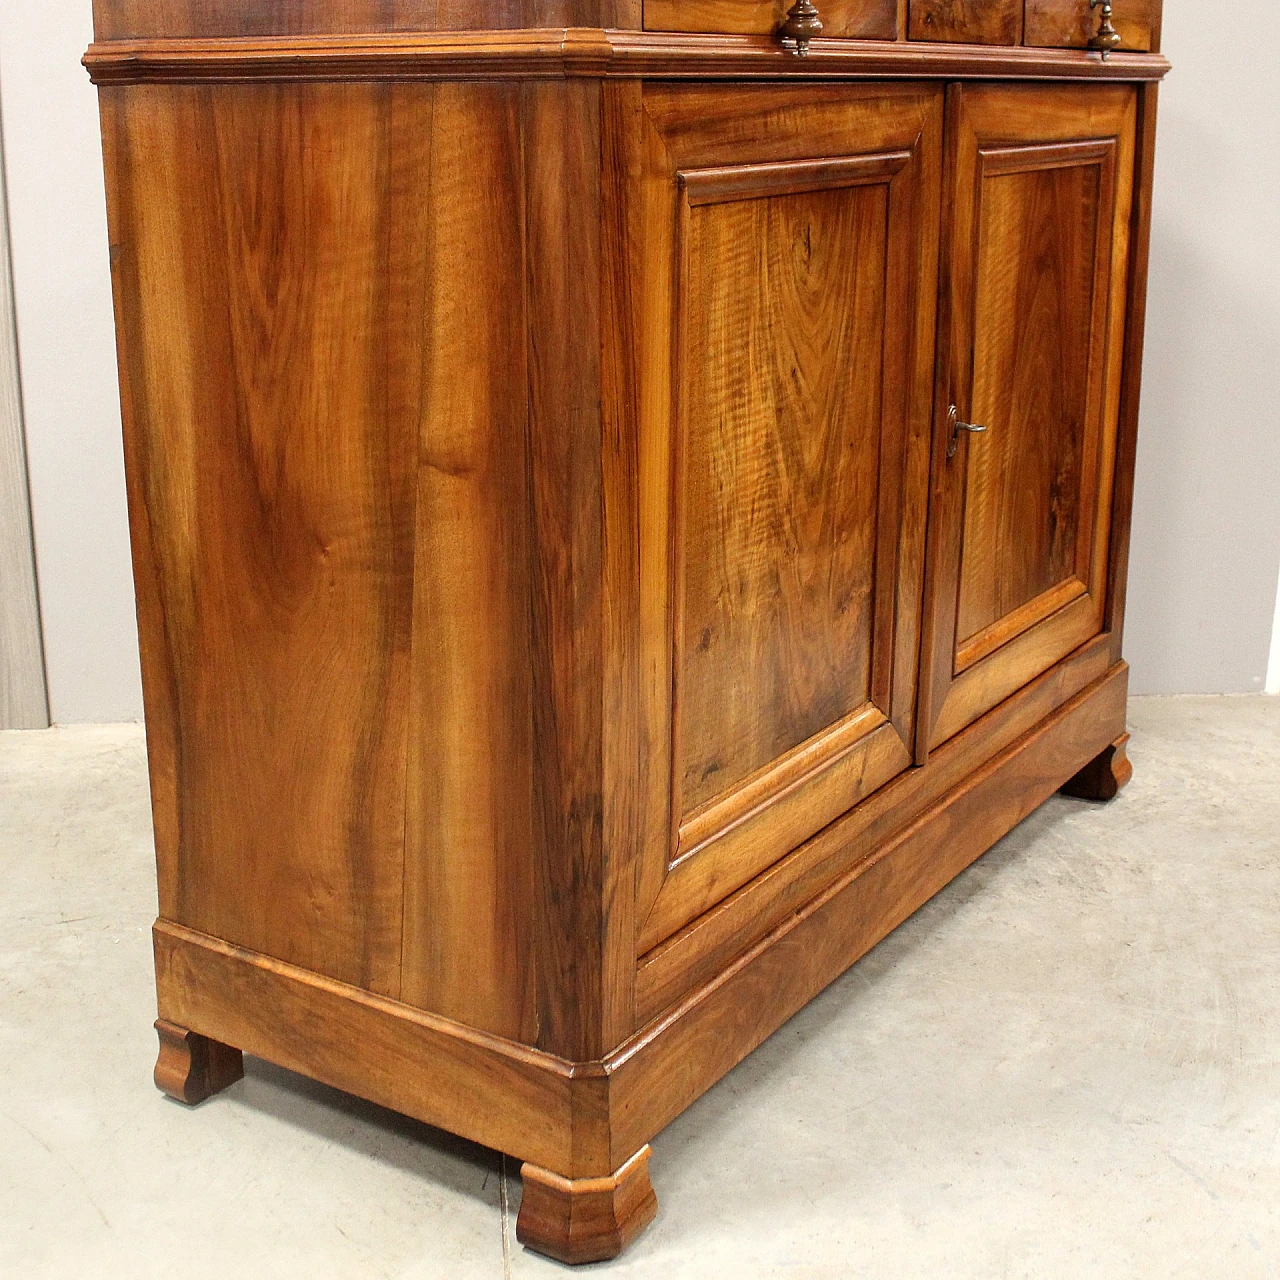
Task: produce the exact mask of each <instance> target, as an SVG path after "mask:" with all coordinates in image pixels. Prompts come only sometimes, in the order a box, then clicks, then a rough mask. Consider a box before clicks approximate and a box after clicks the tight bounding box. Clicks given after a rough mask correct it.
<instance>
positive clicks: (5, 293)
mask: <svg viewBox="0 0 1280 1280" xmlns="http://www.w3.org/2000/svg"><path fill="white" fill-rule="evenodd" d="M3 135H4V130H3V121H2V120H0V729H47V728H48V727H49V694H48V686H47V683H46V680H45V666H44V644H43V637H42V635H41V629H40V596H39V589H38V586H37V581H36V561H35V538H34V534H33V531H32V525H31V492H30V486H29V484H28V481H27V452H26V437H25V434H24V430H23V415H22V378H21V372H20V366H19V363H18V327H17V317H16V313H15V310H14V298H13V268H12V262H11V258H10V251H9V201H8V187H7V184H6V182H5V163H4V140H3Z"/></svg>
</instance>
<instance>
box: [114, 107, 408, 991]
mask: <svg viewBox="0 0 1280 1280" xmlns="http://www.w3.org/2000/svg"><path fill="white" fill-rule="evenodd" d="M422 94H423V91H422V90H419V89H414V88H410V87H407V86H404V87H400V88H393V87H391V86H377V87H375V86H365V87H359V86H341V85H333V86H310V87H306V88H283V87H279V86H271V85H262V86H256V87H254V88H249V89H243V90H236V91H231V92H228V91H227V90H226V89H222V88H218V87H205V88H185V89H161V90H150V91H142V92H139V93H134V94H130V95H114V94H108V95H104V98H103V104H102V109H103V121H104V135H105V137H106V139H107V142H106V149H107V154H108V175H109V184H110V205H111V210H112V216H111V237H112V245H113V254H112V256H113V261H114V263H115V282H116V296H117V307H118V310H117V322H118V326H119V328H118V332H119V335H120V336H119V349H120V369H121V383H122V387H123V388H124V394H123V397H122V400H123V405H124V412H125V446H126V455H127V458H128V463H129V471H130V475H131V482H130V483H131V522H132V533H133V548H134V556H135V574H136V579H137V583H138V596H139V621H140V627H141V629H142V631H143V635H144V639H143V651H144V672H145V677H144V678H145V687H146V690H147V695H146V696H147V711H148V720H149V724H150V726H151V732H152V734H153V739H152V743H151V749H152V752H153V760H155V761H156V763H155V765H154V767H153V776H154V779H155V781H156V783H157V785H156V787H155V793H154V797H153V804H154V809H155V815H156V832H157V858H158V861H159V865H160V884H161V894H162V909H163V910H165V911H166V912H167V913H168V914H170V915H171V916H173V917H174V918H177V919H180V920H182V921H183V922H184V923H187V924H190V925H191V926H192V927H195V928H200V929H202V930H204V931H207V932H211V933H214V934H217V935H218V936H221V937H224V938H228V939H231V940H233V941H236V942H238V943H241V944H242V945H245V946H251V947H254V948H256V949H260V950H264V951H269V952H271V953H273V954H275V955H278V956H280V957H282V958H285V959H289V960H292V961H293V962H295V963H297V964H301V965H304V966H307V967H310V968H313V969H315V970H316V971H317V972H322V973H326V974H328V975H330V976H332V977H335V978H340V979H342V980H344V981H347V982H352V983H355V984H357V985H362V986H368V987H369V988H370V989H371V990H377V991H382V992H387V993H395V992H397V991H398V990H399V982H400V898H401V867H402V857H403V817H402V815H403V810H404V797H405V760H404V748H405V734H406V728H407V725H406V719H405V712H404V707H405V702H406V693H407V687H408V684H407V682H408V672H409V667H408V660H409V632H410V625H411V620H412V609H411V603H412V588H413V556H412V535H411V530H412V526H413V511H414V486H413V474H414V462H415V454H416V445H415V443H414V441H415V440H416V434H417V391H416V379H417V376H418V375H417V357H416V355H415V354H414V353H412V352H411V351H409V350H406V349H405V348H404V347H403V346H402V345H401V344H399V343H398V342H397V341H395V332H396V326H397V324H398V322H399V320H400V318H401V317H402V316H403V314H404V313H405V312H406V311H413V310H415V309H419V308H420V299H421V296H422V293H423V290H424V289H425V281H424V279H423V277H422V274H421V271H420V270H418V271H415V270H414V269H413V268H412V266H411V265H410V264H412V263H413V262H414V260H415V251H414V248H413V247H412V245H411V244H410V243H409V242H408V239H407V238H406V237H407V234H408V232H409V231H410V229H411V228H412V227H413V226H414V225H415V223H414V214H413V208H412V202H413V199H414V196H413V189H414V187H415V186H417V185H419V183H418V181H417V179H419V178H421V177H422V176H424V174H423V170H424V163H425V154H424V150H423V146H422V142H421V135H420V134H419V133H418V132H417V130H416V129H415V128H413V127H412V124H413V121H412V115H413V111H412V105H411V104H412V102H413V101H414V100H415V98H417V99H420V98H421V97H422ZM405 112H407V114H408V117H409V118H410V119H409V124H410V127H409V128H408V129H404V128H402V127H401V126H403V124H404V122H405ZM148 154H151V155H156V156H164V157H166V163H164V164H161V165H143V164H142V163H141V158H142V157H143V156H145V155H148ZM259 160H260V161H261V163H259ZM393 164H394V165H395V166H398V167H399V168H400V171H401V172H402V173H405V172H408V173H412V174H413V175H414V180H412V181H409V182H407V183H403V184H402V185H400V186H398V187H397V186H396V185H395V184H393V183H391V182H390V181H389V174H390V171H391V168H392V166H393ZM388 256H391V257H395V258H396V259H397V260H400V261H402V262H403V263H404V269H403V270H402V271H400V272H397V273H395V274H394V275H391V276H385V275H383V274H382V273H381V272H380V271H379V270H378V265H379V264H380V263H381V262H383V261H385V260H386V258H387V257H388ZM192 262H199V263H201V264H202V269H201V270H200V271H198V272H194V271H191V270H189V264H190V263H192ZM335 723H343V724H345V725H347V726H349V731H348V732H347V733H345V734H343V735H335V734H334V733H333V732H332V726H333V725H334V724H335ZM229 880H234V882H235V883H237V884H238V885H239V886H240V887H241V888H240V891H239V892H237V893H235V894H228V893H225V892H223V889H222V886H223V885H224V884H225V883H227V882H228V881H229Z"/></svg>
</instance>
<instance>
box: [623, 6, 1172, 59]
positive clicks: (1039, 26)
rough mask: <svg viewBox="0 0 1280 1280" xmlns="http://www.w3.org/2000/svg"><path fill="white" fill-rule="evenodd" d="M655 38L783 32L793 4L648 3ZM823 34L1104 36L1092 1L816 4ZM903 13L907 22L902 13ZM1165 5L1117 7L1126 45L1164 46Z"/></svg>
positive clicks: (1078, 42) (1074, 40) (1021, 40)
mask: <svg viewBox="0 0 1280 1280" xmlns="http://www.w3.org/2000/svg"><path fill="white" fill-rule="evenodd" d="M643 3H644V25H645V29H646V30H648V31H705V32H725V33H734V34H741V35H769V34H772V33H775V32H778V31H779V30H780V28H781V26H782V24H783V21H784V20H785V18H786V14H787V9H788V7H789V5H790V3H791V0H643ZM814 3H815V5H816V7H817V10H818V16H819V18H820V20H821V22H822V35H823V36H824V37H828V38H829V37H836V38H845V39H862V40H903V39H905V40H911V41H922V42H926V43H946V44H974V45H1005V46H1012V45H1029V46H1033V47H1037V48H1043V49H1088V48H1090V47H1098V46H1097V45H1096V44H1091V42H1093V41H1094V40H1095V37H1096V36H1097V35H1098V33H1099V31H1101V30H1102V29H1103V24H1104V21H1105V19H1104V15H1103V6H1102V4H1101V2H1099V3H1097V4H1090V2H1089V0H908V3H907V4H904V5H902V6H899V4H898V0H814ZM900 8H901V18H900V12H899V10H900ZM1158 10H1159V0H1112V12H1111V15H1110V22H1111V25H1112V27H1114V29H1115V30H1116V32H1118V34H1119V39H1120V43H1119V44H1118V45H1114V46H1112V47H1114V48H1119V49H1124V50H1128V51H1139V52H1146V51H1148V50H1150V49H1152V48H1155V47H1156V44H1155V41H1154V34H1155V29H1156V27H1157V25H1158V17H1159V14H1158Z"/></svg>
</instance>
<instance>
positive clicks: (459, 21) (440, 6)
mask: <svg viewBox="0 0 1280 1280" xmlns="http://www.w3.org/2000/svg"><path fill="white" fill-rule="evenodd" d="M640 5H641V0H93V23H94V32H95V37H96V39H98V40H152V39H159V40H185V39H196V40H205V39H224V38H226V39H234V38H251V39H257V38H264V37H272V36H286V37H287V36H342V35H389V34H395V33H397V32H401V33H410V32H415V31H468V30H470V31H487V30H493V31H502V30H513V29H518V28H522V27H534V28H545V27H638V26H639V25H640Z"/></svg>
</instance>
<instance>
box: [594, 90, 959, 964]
mask: <svg viewBox="0 0 1280 1280" xmlns="http://www.w3.org/2000/svg"><path fill="white" fill-rule="evenodd" d="M614 105H615V107H616V108H617V110H618V112H619V113H620V114H621V115H623V117H624V118H625V124H622V125H620V127H619V134H620V136H621V137H623V138H625V140H626V141H625V154H624V155H622V156H620V157H618V160H619V165H618V167H619V169H622V170H624V171H626V172H627V173H628V174H629V177H628V179H627V194H626V196H625V197H624V203H625V204H626V206H627V208H628V210H629V212H628V213H627V214H626V215H625V217H626V219H627V225H626V226H625V227H624V228H623V230H622V232H621V234H623V235H624V236H625V242H626V244H627V246H628V250H629V262H630V267H629V276H628V279H627V284H626V290H625V293H626V294H627V295H628V298H629V300H630V305H631V307H632V308H633V310H632V311H631V313H630V314H631V316H632V321H631V323H632V324H633V325H634V327H635V331H636V333H637V342H636V344H634V346H635V349H637V350H638V352H639V356H638V359H639V366H638V386H637V392H638V395H637V397H636V406H637V412H638V417H637V419H636V423H635V432H636V436H637V443H638V450H639V453H638V461H639V499H640V511H639V570H640V575H641V610H642V626H641V636H640V641H639V643H640V649H641V658H642V670H643V681H644V692H643V701H644V708H645V712H644V734H643V738H642V740H643V741H644V742H646V743H647V746H648V761H649V769H648V778H649V790H648V796H647V804H646V809H647V812H646V815H645V819H644V823H643V825H644V842H645V853H644V858H643V864H644V872H643V874H642V882H643V883H642V886H641V908H642V910H641V920H642V921H645V911H646V908H648V907H650V906H652V911H649V912H648V918H647V921H645V922H644V923H643V924H642V927H641V945H642V948H644V947H647V946H649V945H652V944H653V943H654V942H657V941H660V940H661V939H662V938H664V937H667V936H669V934H670V933H672V932H673V931H674V930H675V929H677V928H679V927H680V926H681V925H683V924H684V923H686V922H687V921H688V920H690V919H692V918H693V917H694V916H696V915H697V914H699V913H700V912H701V911H703V910H705V909H706V908H707V907H709V906H711V905H713V904H714V903H715V902H716V901H718V900H719V899H721V898H723V897H724V896H726V895H727V894H728V893H730V892H732V891H733V890H734V889H736V888H738V887H739V886H740V885H742V884H743V883H745V882H746V881H747V880H749V879H751V878H752V877H753V876H754V875H756V874H757V873H758V872H760V871H761V870H763V869H764V868H765V867H767V866H768V865H769V864H770V863H771V862H773V861H775V860H776V859H777V858H779V857H781V856H782V855H784V854H785V853H787V852H788V851H789V850H790V849H792V848H794V847H795V846H796V845H798V844H800V843H801V842H802V841H803V840H805V839H807V838H808V837H809V836H810V835H812V834H813V833H814V832H815V831H817V830H819V829H820V828H821V827H823V826H825V825H826V824H827V823H829V822H830V821H832V819H834V818H836V817H838V816H839V815H840V814H841V813H843V812H844V811H845V810H847V809H848V808H850V807H851V806H852V805H854V804H856V803H857V802H858V801H859V800H860V799H861V798H862V797H863V796H864V795H866V794H868V793H869V792H871V791H872V790H874V789H875V788H876V787H878V786H880V785H881V784H883V783H884V782H885V781H887V780H888V779H889V778H891V777H893V776H894V775H895V774H897V773H898V772H900V771H901V770H903V769H905V768H907V767H908V766H909V765H910V763H911V761H912V756H913V732H914V724H915V707H916V691H917V673H918V665H919V663H918V654H919V637H920V614H921V609H922V592H923V557H924V525H925V510H926V506H927V490H928V450H929V421H930V416H931V400H932V367H933V352H934V345H935V328H934V318H935V310H936V250H935V247H934V240H935V238H936V234H937V232H936V228H937V219H938V208H939V197H940V191H941V159H942V146H941V131H942V115H943V97H942V93H941V90H940V89H938V88H937V87H934V86H924V87H921V86H880V87H877V86H843V87H839V86H815V87H809V88H803V89H791V88H781V87H778V86H770V87H768V88H767V89H757V88H750V87H740V86H714V87H708V86H679V85H657V84H653V85H645V86H643V87H636V88H635V89H634V90H633V91H631V92H630V93H628V91H627V89H626V88H625V87H620V88H619V89H618V90H617V92H616V96H615V99H614ZM626 347H627V344H626V343H625V341H624V342H622V343H620V349H624V348H626ZM655 899H656V901H655Z"/></svg>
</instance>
